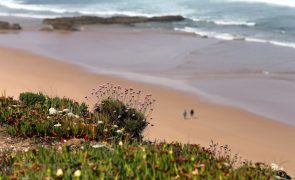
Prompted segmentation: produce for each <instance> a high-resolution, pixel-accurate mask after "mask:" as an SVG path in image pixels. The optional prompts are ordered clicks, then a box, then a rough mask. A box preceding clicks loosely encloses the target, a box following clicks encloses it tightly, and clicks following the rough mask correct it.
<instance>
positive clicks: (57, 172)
mask: <svg viewBox="0 0 295 180" xmlns="http://www.w3.org/2000/svg"><path fill="white" fill-rule="evenodd" d="M63 174H64V173H63V171H62V169H58V170H57V171H56V176H57V177H60V176H63Z"/></svg>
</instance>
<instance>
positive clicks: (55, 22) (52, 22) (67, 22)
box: [43, 16, 185, 31]
mask: <svg viewBox="0 0 295 180" xmlns="http://www.w3.org/2000/svg"><path fill="white" fill-rule="evenodd" d="M184 19H185V18H184V17H182V16H154V17H143V16H133V17H130V16H113V17H107V18H104V17H97V16H79V17H61V18H53V19H44V20H43V24H45V25H47V26H48V28H49V29H51V30H67V31H77V30H79V26H81V25H94V24H105V25H107V24H125V25H128V24H135V23H147V22H173V21H183V20H184Z"/></svg>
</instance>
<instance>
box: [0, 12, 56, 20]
mask: <svg viewBox="0 0 295 180" xmlns="http://www.w3.org/2000/svg"><path fill="white" fill-rule="evenodd" d="M0 16H7V17H8V16H11V17H22V18H34V19H45V18H56V17H59V16H50V15H38V14H23V13H12V14H11V13H0Z"/></svg>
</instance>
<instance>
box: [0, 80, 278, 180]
mask: <svg viewBox="0 0 295 180" xmlns="http://www.w3.org/2000/svg"><path fill="white" fill-rule="evenodd" d="M101 89H102V90H101ZM108 89H110V90H109V91H108ZM114 90H115V91H114ZM128 91H129V92H127V93H125V92H126V89H124V90H123V93H124V94H122V91H121V90H120V88H118V87H114V86H112V85H110V84H108V85H106V86H101V88H98V90H93V92H92V94H91V95H90V96H88V97H86V99H87V100H88V101H93V102H94V103H93V106H92V107H88V106H86V104H85V103H82V104H80V103H78V102H75V101H73V100H71V99H67V98H58V97H56V98H50V97H48V96H45V95H42V94H37V96H38V99H40V100H41V101H39V100H36V98H32V97H28V96H35V95H36V94H31V93H30V94H25V95H23V96H25V97H26V102H25V103H24V102H23V101H20V100H14V99H13V98H10V97H5V96H3V97H0V108H1V109H0V123H1V126H2V127H3V128H4V129H5V130H6V131H7V132H8V133H9V134H10V135H11V136H13V137H22V138H32V137H33V138H40V139H42V140H43V141H47V140H48V139H55V141H57V142H64V141H66V140H68V141H70V140H71V139H73V138H79V139H83V142H84V143H83V144H70V145H69V144H62V143H60V144H59V146H52V147H42V146H37V147H34V148H30V149H29V150H26V151H18V152H16V151H13V150H10V151H8V150H7V151H6V152H4V153H0V158H1V161H0V179H23V178H25V179H273V178H275V177H276V176H277V175H278V174H279V173H278V171H273V170H272V169H271V168H270V166H269V165H266V164H263V163H252V162H250V161H242V160H241V159H240V158H238V156H237V155H232V154H231V151H230V149H229V148H228V147H227V146H218V145H217V144H214V143H212V145H211V146H210V147H209V148H204V147H201V146H199V145H194V144H181V143H165V142H162V143H160V142H159V143H152V142H148V141H144V140H143V139H142V134H141V133H142V131H143V129H144V128H145V127H146V126H148V125H150V124H149V123H148V122H147V119H148V116H149V115H150V113H151V111H152V110H151V109H152V108H153V104H152V103H153V102H154V100H152V99H151V96H150V95H148V96H145V97H144V101H143V102H140V103H139V99H140V97H139V95H140V93H133V92H134V91H131V90H130V89H129V90H128ZM130 92H131V94H130ZM100 93H101V94H100ZM103 93H105V94H103ZM40 95H41V96H42V97H40ZM136 95H138V97H135V96H136ZM94 96H95V97H96V98H98V99H95V100H94V98H93V97H94ZM43 97H44V98H43ZM30 99H33V102H31V101H30ZM89 104H91V103H89ZM114 109H115V110H114ZM126 110H128V111H126ZM114 111H116V112H114ZM119 112H121V113H119ZM130 112H131V113H130ZM118 113H119V114H118ZM133 114H136V115H133ZM118 116H119V117H118ZM132 117H134V118H132ZM126 122H128V123H129V124H128V123H126ZM132 122H133V123H134V124H132ZM130 123H131V125H130ZM142 123H146V124H142ZM138 124H139V125H138ZM130 127H132V128H130ZM137 128H142V129H139V130H138V129H137Z"/></svg>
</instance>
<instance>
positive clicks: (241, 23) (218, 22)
mask: <svg viewBox="0 0 295 180" xmlns="http://www.w3.org/2000/svg"><path fill="white" fill-rule="evenodd" d="M191 19H192V20H193V21H195V22H206V23H214V24H216V25H222V26H255V25H256V23H255V22H248V21H233V20H213V19H212V20H209V19H201V18H191Z"/></svg>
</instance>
